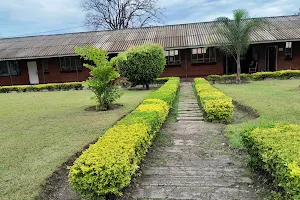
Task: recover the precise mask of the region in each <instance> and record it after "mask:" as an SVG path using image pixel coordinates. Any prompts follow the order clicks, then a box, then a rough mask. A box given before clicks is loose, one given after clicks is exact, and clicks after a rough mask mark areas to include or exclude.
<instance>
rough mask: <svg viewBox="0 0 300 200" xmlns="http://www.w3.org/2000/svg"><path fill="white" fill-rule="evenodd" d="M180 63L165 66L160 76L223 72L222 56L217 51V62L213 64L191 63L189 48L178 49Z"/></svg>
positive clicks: (197, 75) (205, 74)
mask: <svg viewBox="0 0 300 200" xmlns="http://www.w3.org/2000/svg"><path fill="white" fill-rule="evenodd" d="M180 55H181V65H176V66H166V67H165V70H164V72H163V73H162V74H161V76H162V77H167V76H179V77H186V74H187V76H188V77H199V76H207V75H211V74H223V73H224V72H223V56H222V54H221V53H220V52H218V51H217V63H213V64H192V63H191V49H184V50H180Z"/></svg>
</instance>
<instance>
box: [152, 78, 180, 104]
mask: <svg viewBox="0 0 300 200" xmlns="http://www.w3.org/2000/svg"><path fill="white" fill-rule="evenodd" d="M179 82H180V78H175V77H171V78H169V80H168V82H166V83H165V84H164V86H163V87H161V88H159V89H158V90H156V91H155V92H153V93H152V94H151V95H150V96H149V97H148V98H149V99H161V100H163V101H165V102H167V103H168V104H169V105H173V101H174V100H175V97H176V93H177V90H178V87H179Z"/></svg>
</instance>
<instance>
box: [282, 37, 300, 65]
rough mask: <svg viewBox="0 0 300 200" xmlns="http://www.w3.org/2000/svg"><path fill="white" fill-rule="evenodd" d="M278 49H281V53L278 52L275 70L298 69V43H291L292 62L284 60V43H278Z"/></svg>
mask: <svg viewBox="0 0 300 200" xmlns="http://www.w3.org/2000/svg"><path fill="white" fill-rule="evenodd" d="M278 48H283V51H279V52H278V63H277V70H285V69H300V42H293V45H292V51H293V58H292V60H285V51H284V50H285V43H279V44H278Z"/></svg>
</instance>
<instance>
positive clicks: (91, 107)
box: [84, 104, 123, 112]
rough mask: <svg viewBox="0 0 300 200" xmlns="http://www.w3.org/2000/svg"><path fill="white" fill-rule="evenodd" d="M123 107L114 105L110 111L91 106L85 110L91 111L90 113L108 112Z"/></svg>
mask: <svg viewBox="0 0 300 200" xmlns="http://www.w3.org/2000/svg"><path fill="white" fill-rule="evenodd" d="M121 107H123V105H121V104H112V105H111V106H110V108H109V109H108V110H98V109H97V108H96V106H89V107H87V108H85V109H84V110H85V111H89V112H106V111H111V110H117V109H119V108H121Z"/></svg>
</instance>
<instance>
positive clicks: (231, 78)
mask: <svg viewBox="0 0 300 200" xmlns="http://www.w3.org/2000/svg"><path fill="white" fill-rule="evenodd" d="M268 78H270V79H279V80H286V79H290V78H300V70H281V71H276V72H256V73H254V74H241V80H242V81H243V82H248V81H251V80H254V81H262V80H264V79H268ZM207 80H209V81H213V82H217V83H228V82H230V83H235V81H236V74H231V75H209V76H208V77H207Z"/></svg>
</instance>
